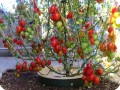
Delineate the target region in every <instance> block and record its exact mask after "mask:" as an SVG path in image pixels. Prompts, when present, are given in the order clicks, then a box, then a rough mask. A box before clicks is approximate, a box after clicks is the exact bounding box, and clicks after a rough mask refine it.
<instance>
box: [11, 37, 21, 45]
mask: <svg viewBox="0 0 120 90" xmlns="http://www.w3.org/2000/svg"><path fill="white" fill-rule="evenodd" d="M13 42H14V43H16V44H17V45H20V46H22V45H23V41H22V40H21V39H17V38H14V39H13Z"/></svg>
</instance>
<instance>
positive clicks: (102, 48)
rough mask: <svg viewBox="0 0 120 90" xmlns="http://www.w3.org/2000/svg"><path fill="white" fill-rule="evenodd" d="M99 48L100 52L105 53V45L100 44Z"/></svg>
mask: <svg viewBox="0 0 120 90" xmlns="http://www.w3.org/2000/svg"><path fill="white" fill-rule="evenodd" d="M99 48H100V51H103V52H104V51H106V44H105V43H101V44H100V47H99Z"/></svg>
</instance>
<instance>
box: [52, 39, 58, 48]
mask: <svg viewBox="0 0 120 90" xmlns="http://www.w3.org/2000/svg"><path fill="white" fill-rule="evenodd" d="M57 44H58V40H57V39H54V40H53V41H52V43H51V46H52V47H55V46H56V45H57Z"/></svg>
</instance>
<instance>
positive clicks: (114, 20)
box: [110, 6, 120, 28]
mask: <svg viewBox="0 0 120 90" xmlns="http://www.w3.org/2000/svg"><path fill="white" fill-rule="evenodd" d="M110 24H112V25H113V27H115V28H118V27H120V12H119V11H118V6H114V7H112V8H111V16H110Z"/></svg>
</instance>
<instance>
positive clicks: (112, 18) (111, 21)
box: [110, 15, 116, 23]
mask: <svg viewBox="0 0 120 90" xmlns="http://www.w3.org/2000/svg"><path fill="white" fill-rule="evenodd" d="M115 21H116V20H115V18H114V17H113V15H112V16H110V23H114V22H115Z"/></svg>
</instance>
